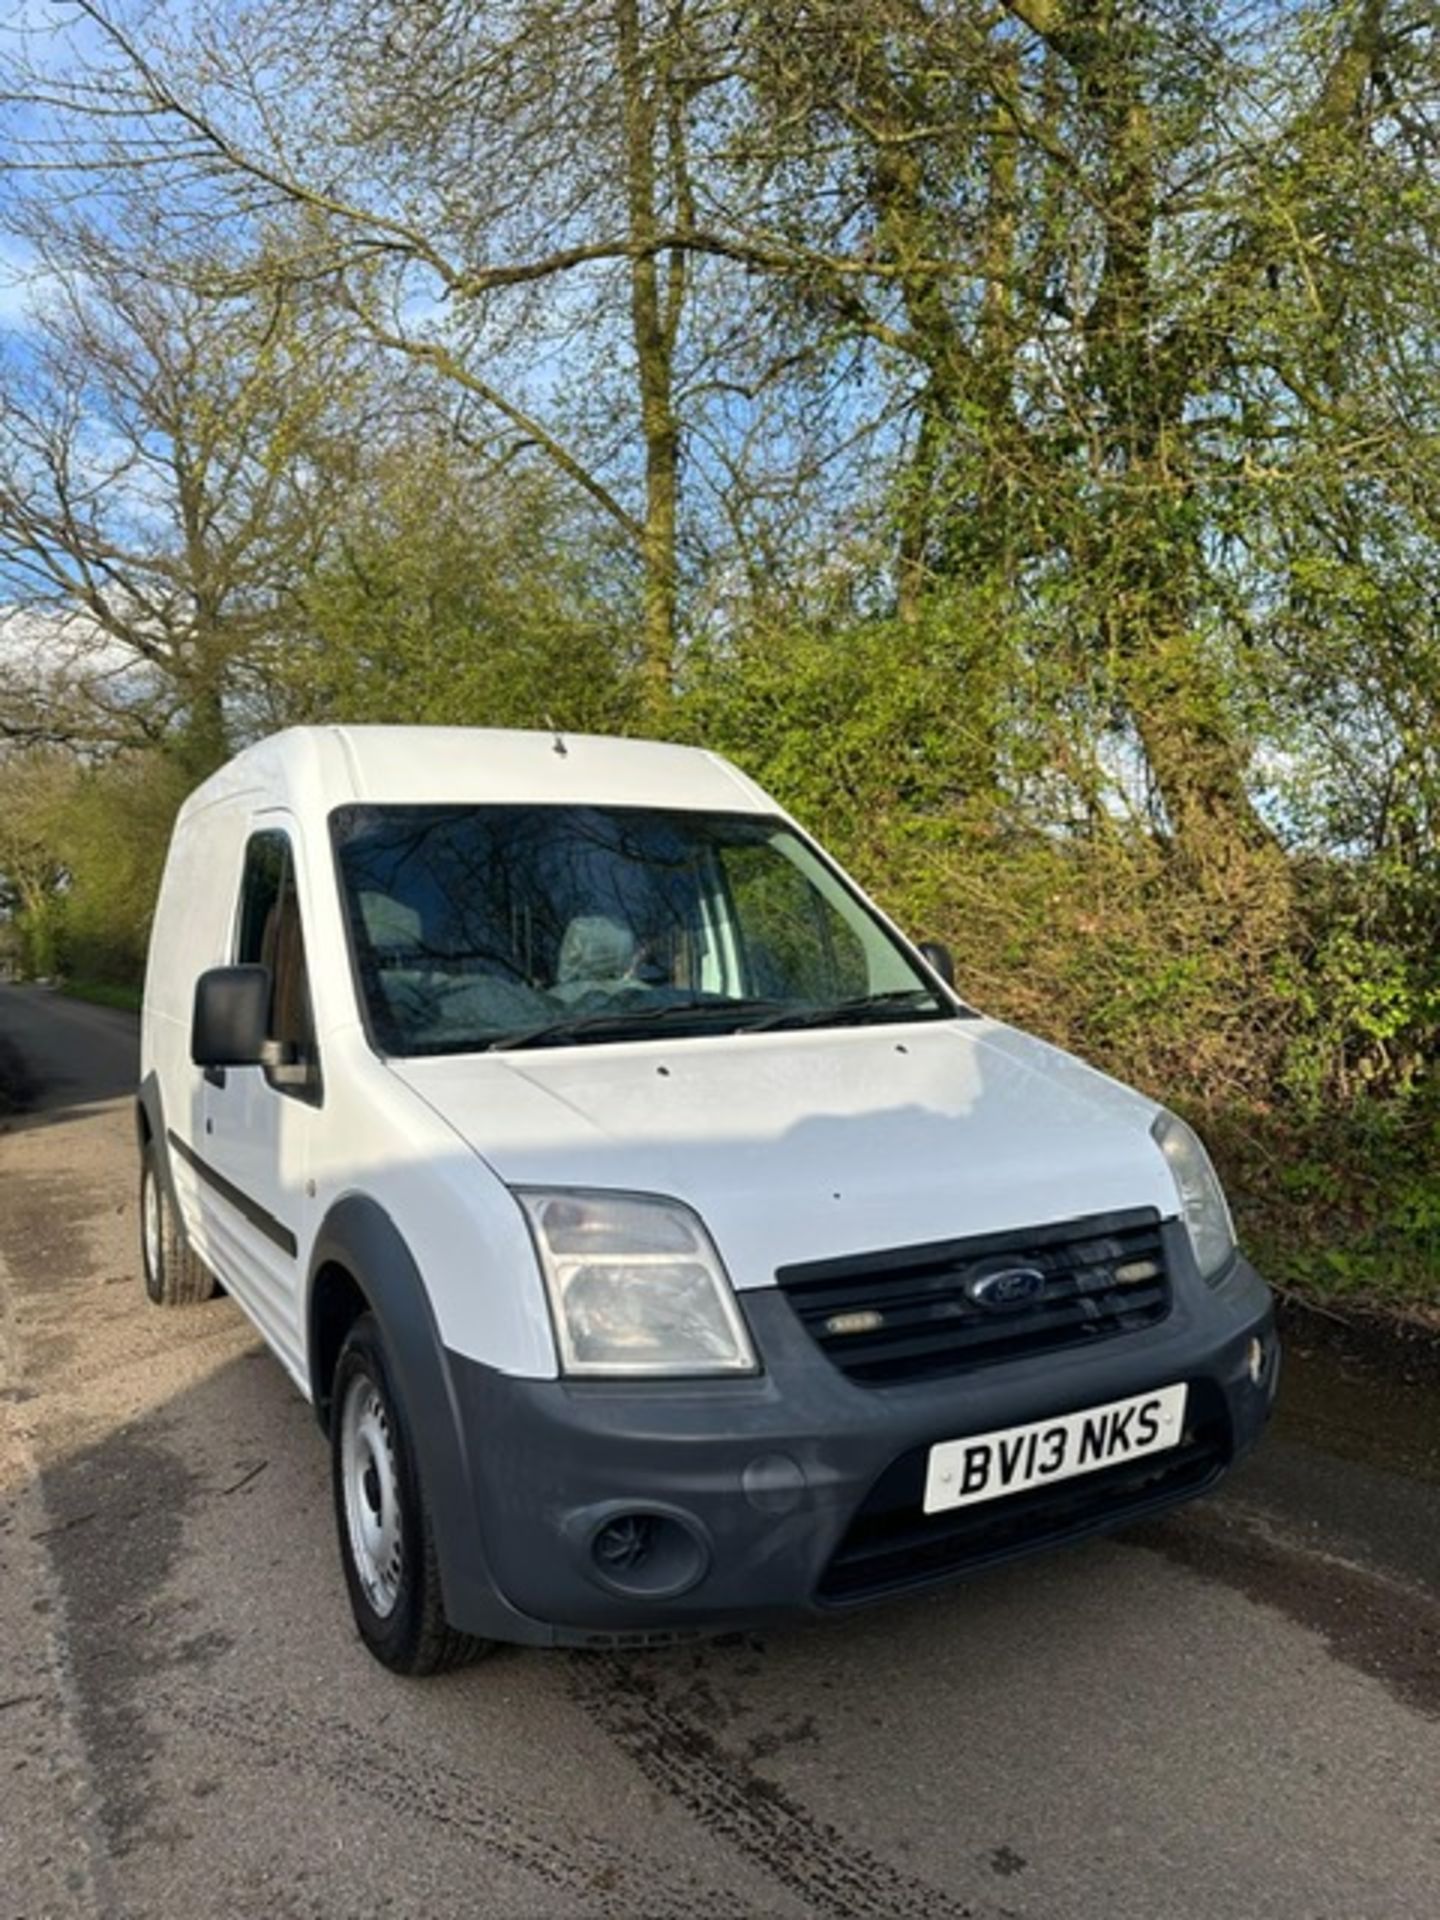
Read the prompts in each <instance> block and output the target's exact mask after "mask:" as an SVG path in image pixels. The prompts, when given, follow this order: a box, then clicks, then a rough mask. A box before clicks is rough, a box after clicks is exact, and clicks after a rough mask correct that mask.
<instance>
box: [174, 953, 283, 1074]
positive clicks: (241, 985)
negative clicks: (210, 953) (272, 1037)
mask: <svg viewBox="0 0 1440 1920" xmlns="http://www.w3.org/2000/svg"><path fill="white" fill-rule="evenodd" d="M269 1025H270V969H269V968H268V967H211V968H210V970H209V972H208V973H202V974H201V976H200V978H199V979H198V980H197V981H196V982H195V1012H194V1017H193V1018H192V1020H191V1023H190V1058H191V1059H192V1060H193V1061H194V1062H195V1064H196V1066H197V1067H258V1066H259V1065H260V1064H261V1061H262V1058H263V1056H264V1051H265V1044H266V1033H267V1030H268V1029H269Z"/></svg>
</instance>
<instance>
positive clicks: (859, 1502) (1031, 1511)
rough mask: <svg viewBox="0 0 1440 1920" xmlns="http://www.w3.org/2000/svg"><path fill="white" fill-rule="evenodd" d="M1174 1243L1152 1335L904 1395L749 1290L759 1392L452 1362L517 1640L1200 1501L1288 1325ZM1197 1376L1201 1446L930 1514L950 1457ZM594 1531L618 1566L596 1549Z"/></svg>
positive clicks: (497, 1587)
mask: <svg viewBox="0 0 1440 1920" xmlns="http://www.w3.org/2000/svg"><path fill="white" fill-rule="evenodd" d="M1166 1235H1167V1257H1168V1260H1169V1263H1170V1270H1171V1273H1172V1275H1173V1276H1174V1280H1175V1290H1174V1300H1173V1305H1172V1307H1171V1310H1170V1312H1169V1314H1168V1315H1167V1316H1166V1318H1165V1319H1164V1320H1163V1321H1162V1322H1160V1323H1159V1324H1158V1325H1156V1326H1154V1327H1151V1328H1147V1329H1145V1330H1143V1331H1139V1332H1131V1333H1124V1334H1119V1335H1117V1336H1115V1337H1114V1338H1112V1339H1109V1340H1106V1341H1104V1342H1098V1343H1096V1344H1095V1345H1093V1346H1088V1347H1076V1348H1068V1349H1065V1350H1062V1351H1059V1352H1052V1353H1048V1354H1044V1355H1037V1356H1033V1357H1027V1358H1023V1359H1016V1360H1011V1361H1007V1362H1004V1363H1000V1364H996V1365H993V1366H987V1367H984V1368H978V1369H974V1370H972V1371H969V1372H966V1373H963V1374H958V1375H955V1376H952V1377H948V1378H945V1379H941V1380H932V1381H926V1382H923V1383H915V1384H909V1385H905V1386H895V1387H883V1388H876V1387H868V1386H859V1385H856V1384H854V1383H852V1382H851V1381H849V1380H848V1379H846V1377H845V1376H844V1375H843V1374H842V1373H841V1372H840V1371H839V1370H838V1369H837V1368H836V1367H834V1366H833V1365H832V1364H831V1363H830V1362H829V1361H828V1360H827V1359H826V1358H825V1357H824V1356H823V1355H822V1354H821V1353H820V1352H819V1350H818V1349H817V1347H816V1346H815V1344H814V1343H813V1341H812V1340H811V1338H810V1336H809V1335H808V1334H807V1333H806V1332H805V1330H804V1329H803V1328H802V1327H801V1325H800V1323H799V1321H798V1320H797V1318H796V1317H795V1314H794V1312H793V1311H792V1309H791V1307H790V1305H789V1303H788V1302H787V1300H786V1299H785V1297H784V1295H783V1294H782V1293H781V1292H780V1291H779V1290H778V1289H777V1290H775V1291H773V1292H771V1291H764V1292H752V1293H747V1294H745V1295H743V1296H742V1303H743V1306H744V1310H745V1314H746V1317H747V1320H748V1321H749V1324H750V1328H751V1333H752V1336H753V1338H754V1340H755V1344H756V1349H757V1351H758V1352H759V1353H760V1355H761V1356H762V1360H763V1364H764V1368H765V1371H764V1372H763V1374H761V1375H760V1376H758V1377H756V1378H753V1379H738V1380H706V1381H698V1380H697V1381H677V1382H664V1383H661V1382H645V1383H624V1384H620V1383H609V1382H605V1383H601V1382H589V1381H587V1382H582V1381H573V1380H572V1381H565V1380H560V1381H555V1380H548V1381H539V1380H521V1379H516V1378H513V1377H511V1376H508V1375H504V1374H499V1373H496V1372H494V1371H492V1370H491V1369H489V1368H486V1367H483V1366H481V1365H479V1364H478V1363H476V1362H475V1361H472V1360H468V1359H465V1358H463V1357H461V1356H459V1355H455V1354H451V1355H450V1356H449V1365H450V1371H451V1379H452V1383H453V1388H454V1407H455V1410H456V1414H457V1418H458V1420H459V1423H460V1427H461V1440H462V1445H463V1448H464V1452H465V1455H466V1458H467V1462H468V1467H469V1476H470V1481H471V1486H472V1489H473V1493H474V1498H475V1504H476V1509H477V1512H476V1515H475V1520H476V1523H477V1525H478V1527H479V1528H480V1529H481V1533H482V1538H480V1539H477V1543H476V1544H477V1546H480V1547H482V1548H483V1561H484V1565H485V1569H486V1580H487V1583H488V1584H489V1585H490V1587H491V1588H492V1589H493V1598H494V1600H497V1601H499V1602H500V1603H501V1607H502V1609H503V1611H504V1613H505V1614H506V1615H508V1617H509V1624H508V1626H507V1627H506V1628H504V1629H502V1631H504V1632H505V1634H506V1637H511V1638H515V1639H524V1640H530V1641H537V1642H549V1643H557V1642H558V1643H565V1644H608V1645H616V1644H642V1643H646V1642H651V1641H655V1640H664V1639H672V1638H675V1637H677V1636H683V1635H686V1634H692V1633H702V1632H715V1631H723V1630H726V1629H734V1628H737V1627H742V1626H757V1625H762V1624H764V1623H765V1622H767V1621H773V1620H776V1619H778V1618H782V1617H792V1618H793V1617H795V1616H796V1615H805V1614H809V1615H812V1616H816V1615H825V1614H833V1613H834V1612H836V1611H838V1610H842V1609H845V1608H849V1607H853V1606H855V1605H857V1604H860V1603H862V1602H864V1601H868V1600H871V1599H875V1598H879V1597H882V1596H884V1595H886V1594H892V1593H898V1592H905V1591H913V1590H916V1589H918V1588H922V1587H925V1586H929V1585H932V1584H935V1583H937V1582H939V1581H943V1580H947V1579H952V1578H955V1577H956V1576H958V1575H960V1574H963V1573H967V1572H970V1571H973V1570H974V1569H976V1568H977V1567H980V1566H984V1565H988V1564H991V1563H993V1562H994V1561H996V1560H999V1559H1004V1558H1009V1557H1011V1556H1012V1555H1015V1554H1018V1553H1024V1552H1030V1551H1034V1550H1036V1549H1037V1548H1040V1547H1044V1546H1049V1545H1054V1544H1059V1543H1060V1542H1062V1541H1068V1540H1074V1539H1079V1538H1082V1537H1084V1536H1085V1535H1087V1534H1091V1533H1095V1532H1100V1531H1104V1530H1107V1529H1109V1528H1112V1527H1116V1526H1120V1525H1123V1524H1126V1523H1127V1522H1129V1521H1131V1520H1133V1519H1136V1518H1138V1517H1140V1516H1141V1515H1143V1514H1149V1513H1152V1512H1155V1511H1157V1510H1159V1509H1161V1508H1163V1507H1167V1506H1171V1505H1174V1504H1175V1503H1177V1502H1178V1501H1180V1500H1184V1499H1189V1498H1191V1497H1193V1496H1194V1495H1195V1494H1198V1493H1201V1492H1204V1491H1205V1490H1206V1489H1208V1488H1209V1487H1211V1486H1213V1485H1214V1484H1215V1482H1216V1481H1217V1480H1219V1479H1220V1477H1221V1476H1222V1475H1223V1474H1224V1473H1225V1472H1226V1471H1227V1470H1228V1469H1229V1468H1230V1467H1231V1466H1232V1465H1233V1464H1234V1463H1235V1461H1236V1460H1238V1459H1239V1458H1240V1457H1241V1456H1242V1455H1243V1454H1244V1453H1245V1452H1247V1451H1248V1449H1249V1448H1250V1447H1251V1446H1252V1445H1253V1444H1254V1442H1255V1441H1256V1439H1257V1438H1258V1437H1259V1434H1260V1432H1261V1429H1262V1428H1263V1426H1264V1424H1265V1420H1266V1418H1267V1416H1268V1414H1269V1411H1270V1407H1271V1404H1272V1401H1273V1398H1274V1392H1275V1384H1276V1379H1277V1375H1278V1367H1279V1354H1278V1348H1277V1344H1276V1339H1275V1331H1274V1319H1273V1312H1272V1307H1271V1302H1270V1296H1269V1292H1268V1290H1267V1288H1266V1287H1265V1286H1264V1284H1263V1282H1262V1281H1261V1280H1260V1279H1259V1278H1258V1276H1257V1275H1256V1274H1255V1272H1254V1270H1253V1269H1252V1268H1251V1267H1250V1266H1249V1265H1248V1263H1247V1262H1245V1261H1244V1260H1243V1259H1237V1261H1236V1263H1235V1266H1234V1268H1233V1269H1232V1270H1231V1272H1230V1273H1229V1274H1228V1275H1227V1277H1226V1278H1225V1280H1224V1281H1223V1282H1222V1283H1221V1284H1220V1285H1219V1286H1218V1287H1215V1288H1210V1287H1207V1286H1206V1285H1204V1283H1203V1282H1201V1281H1200V1279H1199V1277H1198V1275H1196V1273H1195V1271H1194V1268H1193V1264H1192V1262H1191V1259H1190V1250H1189V1244H1188V1241H1187V1240H1186V1238H1185V1235H1184V1232H1183V1229H1181V1228H1180V1227H1178V1226H1175V1225H1172V1226H1169V1227H1167V1228H1166ZM1257 1338H1258V1339H1259V1340H1260V1341H1261V1342H1262V1343H1263V1348H1264V1356H1265V1362H1264V1367H1263V1371H1262V1374H1261V1377H1260V1379H1259V1381H1258V1382H1257V1381H1255V1380H1254V1379H1252V1373H1251V1365H1250V1359H1251V1343H1252V1341H1254V1340H1255V1339H1257ZM1182 1380H1183V1381H1186V1382H1188V1383H1189V1385H1190V1389H1191V1391H1190V1397H1189V1405H1188V1408H1187V1416H1186V1435H1185V1439H1184V1441H1183V1443H1182V1445H1181V1446H1180V1447H1179V1448H1177V1449H1175V1450H1174V1451H1173V1452H1171V1453H1164V1454H1157V1455H1152V1456H1149V1457H1148V1458H1145V1459H1142V1460H1139V1461H1134V1462H1131V1463H1128V1464H1125V1465H1119V1466H1111V1467H1108V1468H1106V1469H1104V1470H1102V1471H1101V1472H1099V1473H1095V1474H1090V1475H1085V1476H1082V1477H1079V1478H1076V1479H1072V1480H1068V1481H1065V1482H1063V1483H1057V1484H1055V1485H1054V1486H1053V1487H1048V1488H1041V1489H1037V1490H1035V1491H1034V1492H1031V1493H1022V1494H1018V1495H1013V1496H1009V1497H1003V1498H1000V1499H997V1500H994V1501H989V1502H985V1503H983V1504H981V1505H978V1506H974V1507H967V1508H962V1509H960V1510H958V1511H957V1512H956V1513H952V1514H942V1515H933V1516H929V1517H928V1518H927V1517H926V1516H925V1515H924V1514H923V1513H922V1511H921V1487H922V1485H923V1478H924V1467H925V1460H926V1457H927V1455H928V1451H929V1448H930V1447H931V1446H932V1445H933V1444H934V1443H935V1442H936V1441H939V1440H953V1439H958V1438H962V1437H963V1436H965V1435H967V1434H971V1433H985V1432H988V1431H991V1430H992V1429H996V1428H1004V1427H1012V1426H1019V1425H1024V1424H1026V1423H1028V1422H1030V1421H1033V1420H1041V1419H1048V1418H1053V1417H1054V1416H1056V1415H1059V1414H1065V1413H1070V1412H1075V1411H1078V1410H1079V1409H1081V1408H1085V1407H1090V1406H1095V1405H1099V1404H1102V1403H1104V1402H1108V1401H1112V1400H1122V1399H1125V1398H1128V1397H1130V1396H1131V1395H1135V1394H1141V1393H1146V1392H1148V1391H1150V1390H1152V1389H1153V1388H1155V1387H1157V1386H1161V1385H1167V1384H1170V1383H1173V1382H1177V1381H1182ZM637 1514H643V1515H648V1516H650V1520H649V1525H648V1527H647V1528H646V1529H645V1544H644V1545H643V1547H640V1548H639V1549H638V1550H637V1551H636V1553H635V1554H633V1555H628V1554H627V1553H626V1551H625V1547H626V1540H627V1533H626V1524H623V1523H626V1522H627V1517H628V1516H634V1515H637ZM617 1519H619V1520H620V1521H621V1522H622V1525H621V1526H620V1527H619V1529H618V1530H617V1529H615V1528H611V1529H610V1531H609V1532H608V1533H606V1532H605V1530H606V1528H607V1524H608V1523H610V1522H612V1521H615V1520H617ZM601 1534H604V1535H605V1546H606V1549H607V1551H606V1552H602V1553H598V1554H597V1548H596V1541H597V1536H598V1535H601ZM631 1537H632V1538H633V1537H634V1536H633V1535H632V1536H631ZM452 1544H453V1543H452ZM457 1603H458V1604H457ZM447 1604H448V1605H449V1606H450V1608H451V1612H452V1617H453V1618H454V1622H455V1624H456V1625H457V1626H459V1627H462V1628H463V1627H471V1628H472V1629H473V1630H476V1631H486V1630H488V1631H490V1632H492V1633H493V1632H494V1631H495V1624H494V1621H495V1610H494V1608H493V1606H487V1607H486V1609H485V1610H484V1612H485V1617H484V1618H483V1619H481V1618H479V1617H477V1618H475V1619H473V1620H472V1619H467V1618H465V1617H464V1614H465V1611H466V1608H465V1603H464V1599H463V1596H459V1595H453V1594H447Z"/></svg>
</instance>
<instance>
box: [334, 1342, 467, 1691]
mask: <svg viewBox="0 0 1440 1920" xmlns="http://www.w3.org/2000/svg"><path fill="white" fill-rule="evenodd" d="M330 1406H331V1413H330V1455H331V1484H332V1487H333V1491H334V1498H335V1520H336V1525H337V1527H338V1529H339V1534H340V1558H341V1561H342V1562H343V1564H344V1568H345V1584H346V1586H347V1587H348V1588H349V1590H350V1606H351V1610H352V1611H353V1613H354V1615H355V1625H356V1626H357V1627H358V1629H359V1631H360V1638H361V1639H362V1640H363V1641H364V1642H365V1644H366V1646H367V1647H368V1648H369V1649H370V1651H371V1653H373V1654H374V1656H375V1658H376V1659H377V1660H379V1661H380V1662H381V1663H382V1664H383V1665H384V1666H387V1667H389V1668H390V1669H391V1670H392V1671H393V1672H395V1673H404V1674H412V1675H420V1674H427V1673H442V1672H444V1671H446V1670H447V1669H448V1668H452V1667H459V1666H463V1665H465V1663H466V1662H467V1661H470V1660H473V1659H474V1658H475V1657H476V1656H477V1655H478V1654H481V1653H485V1652H488V1651H489V1649H490V1646H491V1644H492V1643H491V1642H489V1641H487V1640H477V1639H476V1638H474V1636H473V1635H471V1634H467V1633H457V1632H456V1631H455V1629H454V1628H453V1627H452V1626H451V1625H450V1623H449V1621H448V1620H447V1619H446V1618H445V1609H444V1604H443V1602H442V1599H441V1594H440V1568H439V1561H438V1558H437V1555H436V1551H435V1536H434V1532H433V1529H432V1527H431V1522H430V1515H429V1512H428V1510H427V1509H426V1506H425V1496H424V1490H423V1488H422V1486H421V1484H420V1475H419V1471H418V1468H417V1466H416V1462H415V1455H414V1450H413V1448H412V1446H411V1443H410V1435H409V1433H408V1431H407V1429H406V1426H405V1419H404V1415H403V1413H402V1411H401V1406H400V1400H399V1397H398V1395H397V1394H396V1393H395V1391H394V1389H393V1387H392V1385H391V1380H390V1370H389V1365H388V1361H387V1358H386V1353H385V1344H384V1341H383V1340H382V1339H381V1337H380V1328H379V1326H378V1324H377V1323H376V1320H375V1318H374V1316H373V1315H372V1314H368V1313H367V1314H363V1315H362V1316H361V1317H360V1319H358V1320H357V1321H356V1322H355V1325H354V1326H353V1327H352V1328H351V1329H350V1332H349V1334H348V1335H347V1336H346V1340H345V1344H344V1346H343V1347H342V1348H341V1349H340V1358H339V1360H338V1362H337V1363H336V1367H335V1380H334V1386H333V1390H332V1393H331V1399H330Z"/></svg>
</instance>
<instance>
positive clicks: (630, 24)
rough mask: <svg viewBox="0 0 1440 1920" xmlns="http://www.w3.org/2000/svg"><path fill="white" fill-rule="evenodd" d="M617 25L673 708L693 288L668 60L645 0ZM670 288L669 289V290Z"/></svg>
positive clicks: (649, 645) (656, 700)
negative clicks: (665, 115) (667, 107)
mask: <svg viewBox="0 0 1440 1920" xmlns="http://www.w3.org/2000/svg"><path fill="white" fill-rule="evenodd" d="M615 27H616V38H617V42H618V53H619V61H620V89H621V101H622V110H623V121H624V162H625V199H626V209H627V214H628V221H629V235H630V240H631V242H632V243H633V245H634V246H635V249H636V251H635V254H634V256H633V257H632V259H631V262H630V325H631V337H632V340H633V343H634V348H635V367H636V375H637V379H638V382H639V392H640V432H641V438H642V440H643V443H644V453H645V517H644V522H643V526H642V531H641V541H640V558H641V566H642V571H643V591H644V624H643V634H642V660H641V666H642V674H643V680H644V686H645V694H646V700H647V704H648V705H649V706H650V707H651V708H652V709H654V710H657V711H663V709H664V707H665V705H666V703H667V701H668V699H669V696H670V690H671V686H672V684H673V680H674V673H675V637H676V626H677V619H678V604H679V578H678V567H677V564H676V549H677V539H678V524H679V501H680V429H679V422H678V421H677V419H676V416H675V395H674V346H675V333H676V329H677V326H678V321H679V302H680V301H681V299H682V298H683V292H684V288H683V277H682V276H683V262H682V261H680V260H678V259H677V260H676V261H675V262H673V263H672V266H671V272H670V276H669V281H668V285H667V288H666V290H665V293H662V288H661V268H660V260H659V257H658V253H657V252H656V249H655V243H656V240H657V238H658V236H659V233H660V230H661V220H660V205H659V191H658V184H657V168H656V158H655V149H656V142H657V138H658V136H659V131H660V120H661V114H660V108H659V96H660V94H661V92H662V90H663V88H664V86H665V83H666V80H667V79H668V73H667V72H666V66H667V64H668V62H666V61H662V62H660V63H658V68H657V70H656V71H652V72H651V73H650V74H649V75H647V73H646V70H645V69H646V65H647V56H646V50H645V48H644V45H643V41H642V36H641V26H640V8H639V4H638V0H616V5H615ZM667 294H668V298H667V297H666V295H667Z"/></svg>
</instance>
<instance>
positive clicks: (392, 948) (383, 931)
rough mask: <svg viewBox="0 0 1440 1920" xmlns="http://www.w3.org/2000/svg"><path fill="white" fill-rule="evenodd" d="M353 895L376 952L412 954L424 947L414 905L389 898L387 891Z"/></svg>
mask: <svg viewBox="0 0 1440 1920" xmlns="http://www.w3.org/2000/svg"><path fill="white" fill-rule="evenodd" d="M357 898H358V900H359V903H360V918H361V920H362V921H363V922H364V924H365V932H366V935H367V937H368V938H369V941H370V944H371V946H372V947H373V948H374V949H375V951H376V953H412V952H414V950H415V948H416V947H422V946H424V944H425V940H424V935H423V932H422V929H421V923H420V915H419V913H418V912H417V910H416V909H415V908H414V907H407V906H406V905H405V903H404V901H402V900H392V899H391V898H390V896H389V894H388V893H366V892H362V893H360V894H359V895H357Z"/></svg>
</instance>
